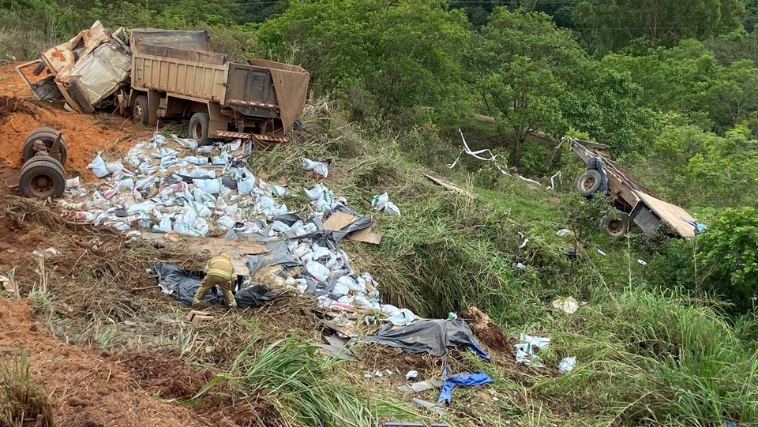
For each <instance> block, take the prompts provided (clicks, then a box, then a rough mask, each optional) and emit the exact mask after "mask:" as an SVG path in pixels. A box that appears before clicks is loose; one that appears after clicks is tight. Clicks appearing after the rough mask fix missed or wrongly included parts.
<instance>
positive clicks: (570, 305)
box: [553, 297, 579, 314]
mask: <svg viewBox="0 0 758 427" xmlns="http://www.w3.org/2000/svg"><path fill="white" fill-rule="evenodd" d="M553 308H556V309H561V310H563V312H564V313H566V314H574V313H576V310H578V309H579V303H578V302H577V301H576V299H574V297H568V298H566V299H557V300H554V301H553Z"/></svg>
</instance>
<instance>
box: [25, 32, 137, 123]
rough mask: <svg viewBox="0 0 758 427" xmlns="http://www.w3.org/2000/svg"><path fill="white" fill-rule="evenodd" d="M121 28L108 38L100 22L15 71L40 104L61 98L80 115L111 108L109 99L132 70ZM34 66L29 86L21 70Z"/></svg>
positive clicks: (129, 55) (27, 79) (125, 80)
mask: <svg viewBox="0 0 758 427" xmlns="http://www.w3.org/2000/svg"><path fill="white" fill-rule="evenodd" d="M123 35H124V30H123V28H119V29H118V30H116V32H114V33H113V34H111V33H110V32H109V31H108V29H107V28H105V27H104V26H103V24H102V23H100V21H96V22H95V23H94V24H92V27H90V28H89V29H87V30H84V31H82V32H80V33H79V34H77V35H76V36H75V37H74V38H72V39H71V40H69V41H67V42H66V43H63V44H60V45H58V46H54V47H52V48H50V49H47V50H45V51H43V52H42V53H41V54H40V56H39V58H38V59H36V60H34V61H31V62H27V63H25V64H21V65H19V66H18V67H16V71H17V72H18V74H19V75H20V76H21V78H22V79H23V81H24V82H25V83H26V84H27V86H28V87H29V89H30V90H31V92H32V94H33V96H34V97H35V98H37V99H40V100H54V99H58V98H61V97H63V99H65V100H66V103H67V104H68V106H69V107H71V108H72V109H73V110H75V111H77V112H79V113H92V112H94V111H95V109H96V108H102V107H105V106H107V105H112V97H111V95H113V94H114V93H115V92H116V91H117V90H118V89H119V88H120V87H121V86H123V85H125V84H127V81H128V77H129V71H130V68H131V53H130V51H129V46H128V45H127V44H126V43H125V42H124V41H123V40H121V38H120V37H122V36H123ZM32 65H34V66H35V68H34V70H33V71H32V73H31V74H32V75H33V76H35V77H38V76H40V75H42V74H43V73H45V75H46V77H43V78H41V79H39V80H37V79H35V80H37V81H35V82H32V81H31V80H30V78H29V76H27V75H26V74H25V73H24V72H23V71H22V70H24V69H27V68H30V67H31V66H32Z"/></svg>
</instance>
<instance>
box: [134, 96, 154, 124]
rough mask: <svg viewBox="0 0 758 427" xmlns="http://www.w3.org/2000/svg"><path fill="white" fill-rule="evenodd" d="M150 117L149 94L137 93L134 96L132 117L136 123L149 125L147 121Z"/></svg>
mask: <svg viewBox="0 0 758 427" xmlns="http://www.w3.org/2000/svg"><path fill="white" fill-rule="evenodd" d="M149 118H150V112H149V111H148V109H147V96H146V95H137V97H136V98H134V104H132V119H133V120H134V123H135V124H138V125H143V126H144V125H147V121H148V119H149Z"/></svg>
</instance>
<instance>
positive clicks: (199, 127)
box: [189, 113, 211, 145]
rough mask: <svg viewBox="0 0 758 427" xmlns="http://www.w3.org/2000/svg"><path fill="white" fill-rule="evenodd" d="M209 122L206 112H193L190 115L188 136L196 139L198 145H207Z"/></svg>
mask: <svg viewBox="0 0 758 427" xmlns="http://www.w3.org/2000/svg"><path fill="white" fill-rule="evenodd" d="M210 124H211V118H210V117H209V116H208V113H195V114H193V115H192V117H190V121H189V135H190V138H192V139H194V140H195V141H197V143H198V144H200V145H208V144H210V143H211V142H210V141H209V140H208V127H209V126H210Z"/></svg>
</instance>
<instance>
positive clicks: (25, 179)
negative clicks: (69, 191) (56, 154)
mask: <svg viewBox="0 0 758 427" xmlns="http://www.w3.org/2000/svg"><path fill="white" fill-rule="evenodd" d="M18 188H19V190H20V191H21V195H22V196H24V197H28V198H32V199H47V198H48V197H49V198H51V199H57V198H59V197H61V196H62V195H63V191H64V190H65V189H66V174H65V173H63V166H62V165H61V164H60V163H59V162H58V161H57V160H55V159H54V158H52V157H50V156H35V157H33V158H31V159H29V161H28V162H26V163H24V167H22V168H21V175H20V177H19V179H18Z"/></svg>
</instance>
